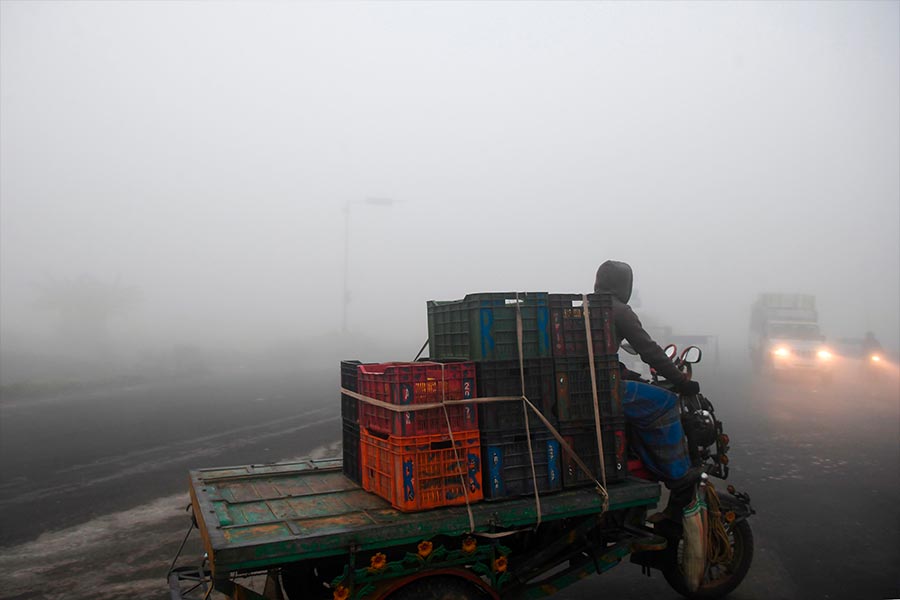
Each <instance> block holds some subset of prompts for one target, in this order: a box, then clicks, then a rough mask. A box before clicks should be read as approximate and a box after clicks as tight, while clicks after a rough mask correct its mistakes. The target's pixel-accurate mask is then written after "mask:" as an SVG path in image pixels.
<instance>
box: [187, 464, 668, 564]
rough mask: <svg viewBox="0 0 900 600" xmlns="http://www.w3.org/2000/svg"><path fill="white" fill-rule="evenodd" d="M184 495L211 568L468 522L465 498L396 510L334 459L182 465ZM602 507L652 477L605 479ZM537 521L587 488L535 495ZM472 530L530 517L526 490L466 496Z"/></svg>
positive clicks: (366, 546) (529, 521) (296, 556)
mask: <svg viewBox="0 0 900 600" xmlns="http://www.w3.org/2000/svg"><path fill="white" fill-rule="evenodd" d="M190 477H191V485H190V492H191V502H192V504H193V509H194V515H195V516H196V519H197V525H198V527H199V529H200V532H201V535H202V536H203V541H204V545H205V547H206V551H207V553H208V555H209V561H210V564H211V567H212V570H213V572H214V573H218V574H219V575H224V574H226V573H229V572H240V571H250V570H258V569H265V568H270V567H272V566H276V565H280V564H285V563H290V562H296V561H299V560H305V559H310V558H317V557H325V556H334V555H339V554H345V553H347V551H348V549H350V548H355V549H356V550H370V549H376V548H382V547H384V546H386V545H400V544H407V543H415V542H418V541H420V540H422V539H428V538H430V537H433V536H436V535H462V534H464V533H466V532H468V531H469V517H468V514H467V511H466V507H465V506H461V507H452V508H438V509H434V510H429V511H424V512H417V513H404V512H400V511H398V510H396V509H394V508H392V507H391V505H390V504H389V503H388V502H386V501H385V500H383V499H381V498H379V497H378V496H375V495H374V494H371V493H369V492H366V491H364V490H362V489H361V488H360V487H359V486H358V485H357V484H355V483H354V482H352V481H351V480H350V479H348V478H346V477H345V476H344V475H343V473H342V472H341V460H340V459H328V460H306V461H299V462H291V463H278V464H269V465H249V466H240V467H230V468H217V469H201V470H197V471H191V474H190ZM608 491H609V494H610V506H609V508H610V509H611V510H615V509H622V508H628V507H631V506H650V507H652V506H655V505H656V503H657V501H658V500H659V491H660V489H659V485H658V484H655V483H649V482H646V481H642V480H637V479H628V480H626V481H624V482H621V483H615V484H610V486H609V490H608ZM540 501H541V512H542V516H541V518H542V520H543V521H553V520H557V519H562V518H567V517H575V516H580V515H588V514H594V513H598V512H600V511H601V504H602V502H601V501H602V497H601V496H600V494H599V493H598V492H597V491H596V490H595V489H593V488H590V487H588V488H580V489H575V490H567V491H564V492H559V493H555V494H547V495H542V496H541V498H540ZM471 509H472V514H473V518H474V522H475V528H476V531H479V532H495V531H503V530H505V529H509V528H517V527H522V526H528V525H533V524H534V523H535V522H536V508H535V499H534V498H533V497H530V496H527V497H522V498H516V499H506V500H500V501H493V502H478V503H474V504H472V505H471Z"/></svg>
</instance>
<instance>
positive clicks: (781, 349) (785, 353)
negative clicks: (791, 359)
mask: <svg viewBox="0 0 900 600" xmlns="http://www.w3.org/2000/svg"><path fill="white" fill-rule="evenodd" d="M774 354H775V356H790V355H791V351H790V350H788V349H787V348H785V347H784V346H780V347H778V348H776V349H775V352H774Z"/></svg>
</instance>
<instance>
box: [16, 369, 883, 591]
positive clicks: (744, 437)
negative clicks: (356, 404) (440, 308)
mask: <svg viewBox="0 0 900 600" xmlns="http://www.w3.org/2000/svg"><path fill="white" fill-rule="evenodd" d="M851 367H852V366H848V367H847V368H845V369H844V372H843V376H842V377H838V378H837V380H836V381H835V382H833V383H832V384H830V385H827V386H826V385H822V384H820V383H818V382H815V381H796V382H795V381H779V382H769V381H765V380H757V379H754V378H751V377H750V376H749V374H747V373H744V372H742V371H741V370H740V369H736V368H733V369H727V368H725V367H723V366H721V365H720V366H719V367H718V368H717V369H716V370H715V373H714V374H713V373H706V375H704V365H703V364H701V365H699V367H698V370H697V377H698V379H699V380H700V381H701V385H702V386H703V390H704V392H706V393H707V395H708V396H709V397H710V399H711V400H712V401H713V403H714V404H715V406H716V409H717V414H718V415H719V417H720V418H721V419H722V420H723V421H724V422H725V428H726V431H727V432H728V433H729V434H730V436H731V439H732V446H733V450H732V452H731V456H730V457H731V465H732V475H731V478H730V481H731V482H733V483H734V484H735V485H737V486H738V488H739V489H742V490H746V491H748V492H749V493H750V494H751V496H752V499H753V505H754V507H755V508H756V509H757V511H758V514H757V516H756V517H754V518H753V520H752V525H753V529H754V534H755V541H756V554H755V558H754V563H753V566H752V567H751V570H750V574H749V575H748V577H747V579H746V580H745V582H744V584H743V585H742V586H741V587H740V588H738V590H737V591H736V592H735V593H734V594H732V597H733V598H735V599H737V600H742V599H751V598H755V599H758V598H765V599H766V600H778V599H789V598H790V599H793V598H810V599H821V598H829V599H844V598H846V599H848V600H849V599H856V598H896V597H898V596H900V542H898V539H900V508H898V507H900V389H898V383H897V382H898V379H897V377H896V373H888V374H886V375H885V377H883V378H882V380H881V381H880V382H876V383H877V384H876V385H867V386H861V385H860V384H859V380H858V379H857V378H856V377H855V375H856V370H855V368H851ZM337 382H338V377H337V369H335V373H306V374H294V375H290V376H285V375H278V374H256V375H252V374H245V373H232V374H230V375H227V376H223V375H208V376H205V377H200V378H195V379H192V380H181V381H170V382H161V383H157V384H153V385H143V386H136V387H132V388H121V389H116V390H107V391H104V392H97V393H84V394H79V395H72V396H67V397H58V398H49V399H43V400H29V401H20V402H17V401H11V400H2V401H0V474H2V480H0V590H3V591H2V593H0V596H2V597H3V598H10V599H18V600H25V599H31V598H35V599H36V598H46V599H53V598H66V599H72V598H97V599H109V600H116V599H120V598H121V599H125V598H128V599H132V598H136V597H141V598H149V599H158V600H164V599H166V598H168V593H167V589H166V585H165V572H166V570H167V569H168V567H169V562H170V561H171V559H172V557H173V556H174V554H175V552H176V551H177V549H178V546H179V544H180V543H181V540H182V538H183V536H184V533H185V532H186V529H187V526H188V518H187V516H186V513H185V511H184V509H185V507H186V506H187V504H188V502H189V500H188V496H187V485H186V482H187V471H188V470H189V469H190V468H199V467H209V466H222V465H229V464H245V463H263V462H272V461H277V460H281V459H291V458H296V457H300V456H305V455H310V454H317V455H326V454H329V453H335V452H339V445H338V444H339V440H340V420H339V414H338V413H339V410H340V409H339V402H338V400H337V398H338V396H337V394H336V387H337ZM201 553H202V550H201V549H200V546H199V544H198V543H197V541H196V537H193V539H192V540H190V541H189V543H188V544H187V546H186V549H185V554H186V555H187V556H199V555H200V554H201ZM601 595H602V597H615V598H622V599H629V598H647V597H654V598H660V599H666V598H677V597H678V596H677V594H675V593H674V592H672V591H671V590H670V589H669V587H668V585H667V584H666V583H665V580H664V579H663V578H662V576H661V575H659V574H654V575H653V576H652V577H650V578H648V577H645V576H642V575H641V572H640V568H639V567H636V566H634V565H631V564H627V563H626V564H623V565H621V566H620V567H617V568H615V569H613V570H612V571H611V572H609V573H607V574H605V575H603V576H602V577H592V578H589V579H587V580H585V581H584V582H582V583H580V584H578V585H576V586H573V587H572V588H569V589H568V590H565V591H564V592H563V593H562V594H560V596H559V598H561V599H568V600H575V599H578V600H581V599H582V598H588V597H597V598H599V597H601Z"/></svg>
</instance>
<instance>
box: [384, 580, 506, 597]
mask: <svg viewBox="0 0 900 600" xmlns="http://www.w3.org/2000/svg"><path fill="white" fill-rule="evenodd" d="M486 598H488V596H487V595H486V594H485V593H484V592H482V591H481V590H479V589H478V588H477V587H476V586H475V585H473V584H471V583H469V582H468V581H466V580H464V579H462V578H460V577H454V576H452V575H435V576H432V577H425V578H423V579H417V580H415V581H413V582H411V583H409V584H407V585H404V586H403V587H402V588H400V589H399V590H397V591H396V592H394V593H392V594H391V595H390V596H388V597H387V600H485V599H486Z"/></svg>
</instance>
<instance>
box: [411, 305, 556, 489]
mask: <svg viewBox="0 0 900 600" xmlns="http://www.w3.org/2000/svg"><path fill="white" fill-rule="evenodd" d="M519 314H520V315H521V320H522V354H523V357H524V360H523V364H524V384H525V395H526V397H527V398H528V399H529V400H530V401H531V402H532V403H533V404H534V405H535V406H536V407H537V408H538V409H539V410H540V411H541V413H542V414H543V415H544V416H545V417H546V418H547V419H548V420H549V421H550V422H551V423H552V424H554V425H555V424H556V406H555V404H556V397H555V396H556V391H555V373H554V369H553V358H552V348H551V339H550V328H549V318H550V312H549V304H548V294H546V293H544V292H534V293H525V294H518V295H517V294H515V293H485V294H469V295H468V296H466V297H465V298H464V299H462V300H454V301H449V302H435V301H431V302H429V303H428V335H429V345H430V348H431V355H432V357H433V358H434V359H435V360H439V361H444V360H452V359H468V360H473V361H476V362H475V365H476V374H477V383H478V386H477V392H478V396H479V397H493V396H521V395H522V372H521V371H520V363H519V346H518V335H517V320H518V315H519ZM526 415H527V416H526ZM526 418H527V419H528V426H529V430H530V432H531V448H532V457H533V462H534V467H535V473H536V475H537V487H538V490H539V491H540V492H542V493H543V492H551V491H556V490H559V489H561V487H562V475H561V456H560V448H559V443H558V442H557V441H556V439H555V438H554V437H553V436H552V435H551V434H550V432H549V430H548V429H547V427H546V426H545V425H544V424H543V422H541V420H540V419H539V418H538V417H537V416H536V415H534V413H533V411H531V410H530V409H528V410H527V411H525V410H523V407H522V403H520V402H491V403H485V404H479V405H478V420H479V426H480V430H481V438H480V439H481V450H482V457H483V461H484V465H485V474H486V477H487V481H486V482H485V489H484V495H485V498H488V499H498V498H507V497H511V496H518V495H527V494H532V493H533V492H534V484H533V477H532V468H531V467H532V460H530V459H529V456H528V438H527V437H526V429H525V419H526Z"/></svg>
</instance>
